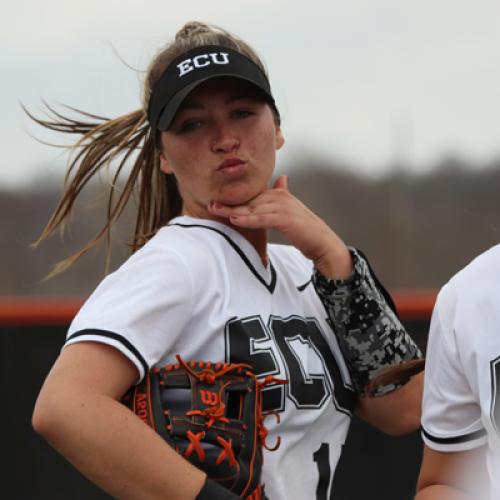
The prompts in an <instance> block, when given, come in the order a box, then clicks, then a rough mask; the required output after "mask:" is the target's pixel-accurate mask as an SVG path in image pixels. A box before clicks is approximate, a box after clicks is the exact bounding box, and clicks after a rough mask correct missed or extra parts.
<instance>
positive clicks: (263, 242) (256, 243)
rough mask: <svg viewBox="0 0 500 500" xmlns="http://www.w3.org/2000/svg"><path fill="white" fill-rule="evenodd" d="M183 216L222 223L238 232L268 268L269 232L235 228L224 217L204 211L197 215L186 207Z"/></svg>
mask: <svg viewBox="0 0 500 500" xmlns="http://www.w3.org/2000/svg"><path fill="white" fill-rule="evenodd" d="M182 215H188V216H190V217H195V218H197V219H208V220H214V221H216V222H220V223H222V224H225V225H226V226H229V227H230V228H232V229H234V230H235V231H238V233H240V234H241V235H242V236H243V237H244V238H246V239H247V240H248V241H249V242H250V243H251V245H252V246H253V247H254V248H255V250H257V253H258V254H259V256H260V259H261V261H262V263H263V264H264V266H267V263H268V257H267V242H268V231H267V229H249V228H245V227H238V226H234V225H233V224H231V223H230V222H229V220H228V219H224V218H222V217H217V216H215V215H213V214H210V213H209V212H208V211H204V212H203V213H201V212H200V213H196V212H195V211H193V210H187V209H186V208H185V207H184V209H183V210H182Z"/></svg>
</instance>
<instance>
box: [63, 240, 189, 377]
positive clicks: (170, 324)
mask: <svg viewBox="0 0 500 500" xmlns="http://www.w3.org/2000/svg"><path fill="white" fill-rule="evenodd" d="M193 291H194V286H193V278H192V276H191V273H190V271H189V269H188V267H187V265H186V264H185V262H184V260H183V259H182V256H180V255H179V254H177V253H176V252H175V251H172V250H169V249H165V248H162V247H160V246H159V245H149V246H148V245H147V246H145V247H143V248H142V249H141V250H139V251H138V252H136V253H135V254H134V255H132V256H131V257H130V258H129V260H128V261H126V262H125V263H124V264H123V265H122V266H121V267H120V268H119V269H118V270H117V271H115V272H114V273H112V274H110V275H108V276H107V277H106V278H105V279H104V280H103V281H102V282H101V283H100V285H99V286H98V287H97V288H96V290H95V291H94V292H93V293H92V294H91V296H90V297H89V298H88V300H87V301H86V302H85V304H84V305H83V306H82V308H81V309H80V311H79V312H78V314H77V315H76V317H75V318H74V320H73V322H72V323H71V325H70V328H69V330H68V334H67V339H66V343H65V345H69V344H74V343H76V342H82V341H94V342H102V343H104V344H107V345H110V346H113V347H115V348H116V349H118V350H119V351H120V352H122V353H123V354H124V355H125V356H126V357H127V358H128V359H130V361H132V363H134V365H135V366H136V368H137V370H138V373H139V380H141V379H142V377H143V376H144V374H145V372H146V371H147V370H148V369H149V368H150V367H152V366H153V365H154V364H155V363H156V362H157V361H158V360H159V359H160V358H161V357H162V355H164V354H165V352H167V351H168V348H169V346H170V345H171V344H172V343H173V342H174V341H175V339H176V337H177V336H179V335H180V334H181V332H182V330H183V328H184V326H185V324H186V322H187V320H188V318H189V317H190V313H189V311H190V310H191V304H192V301H193Z"/></svg>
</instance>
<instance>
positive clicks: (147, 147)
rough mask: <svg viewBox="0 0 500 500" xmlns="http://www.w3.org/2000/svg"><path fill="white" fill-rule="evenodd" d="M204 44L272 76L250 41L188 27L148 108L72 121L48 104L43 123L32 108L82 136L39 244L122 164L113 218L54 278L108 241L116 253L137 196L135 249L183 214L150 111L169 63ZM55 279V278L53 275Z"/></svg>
mask: <svg viewBox="0 0 500 500" xmlns="http://www.w3.org/2000/svg"><path fill="white" fill-rule="evenodd" d="M202 45H220V46H221V47H227V48H231V49H233V50H237V51H238V52H240V53H242V54H244V55H245V56H247V57H249V58H250V59H251V60H253V61H254V62H255V63H256V64H257V65H258V66H259V67H260V68H261V69H262V70H263V71H264V73H266V70H265V68H264V65H263V64H262V62H261V60H260V59H259V57H258V56H257V54H256V53H255V51H254V50H253V49H252V48H251V47H250V46H249V45H248V44H246V43H245V42H244V41H242V40H240V39H239V38H237V37H235V36H234V35H232V34H230V33H228V32H227V31H225V30H223V29H221V28H219V27H216V26H213V25H208V24H204V23H200V22H189V23H187V24H185V25H184V26H183V27H182V28H181V29H180V30H179V31H178V32H177V34H176V35H175V38H174V40H173V41H171V42H170V43H168V44H167V45H166V46H165V47H164V48H163V49H161V50H160V51H159V52H158V53H157V55H156V56H155V57H154V58H153V60H152V61H151V63H150V65H149V67H148V69H147V72H146V76H145V80H144V89H143V99H142V109H138V110H136V111H133V112H131V113H128V114H126V115H123V116H120V117H118V118H114V119H108V118H104V117H102V116H97V115H94V114H91V113H87V112H85V111H81V110H78V109H75V108H68V109H70V110H72V111H73V112H75V113H76V115H77V117H76V118H75V117H70V116H67V115H66V114H62V113H60V112H58V111H56V110H55V109H54V108H52V107H50V106H49V105H46V106H47V110H48V112H49V116H48V118H47V119H40V118H37V117H35V116H33V115H32V114H31V113H29V112H28V111H27V110H25V111H26V113H27V114H28V116H29V117H30V118H31V119H32V120H34V121H35V122H36V123H38V124H39V125H42V126H43V127H46V128H48V129H51V130H54V131H57V132H63V133H67V134H75V135H79V136H81V137H80V138H79V139H78V140H77V141H76V142H75V143H74V144H73V145H71V146H70V147H69V149H70V151H71V153H72V154H71V155H70V160H69V162H68V170H67V173H66V177H65V184H64V191H63V194H62V196H61V199H60V200H59V203H58V205H57V206H56V208H55V210H54V212H53V214H52V215H51V217H50V219H49V222H48V223H47V225H46V227H45V228H44V230H43V231H42V234H41V236H40V237H39V239H38V240H37V241H36V243H35V245H38V244H39V243H41V242H42V241H44V240H46V239H47V238H49V237H50V236H52V235H53V234H54V233H55V232H56V231H58V230H62V229H64V227H65V226H66V224H67V223H68V221H69V219H70V216H71V213H72V210H73V208H74V206H75V201H76V199H77V198H78V196H79V194H80V193H81V191H82V190H83V188H84V187H85V186H86V185H87V183H88V182H89V181H90V180H91V179H92V178H93V177H94V176H96V174H98V173H99V172H100V171H101V170H102V169H103V168H105V167H108V166H109V165H110V163H111V162H116V163H117V168H116V171H115V173H114V175H113V179H112V182H111V184H110V188H109V194H108V201H107V217H106V222H105V224H104V225H103V227H102V228H101V229H100V230H99V232H98V233H97V235H96V236H95V237H94V238H93V239H92V240H90V241H89V242H88V243H86V244H85V246H84V247H83V248H81V249H80V250H79V251H78V252H76V253H75V254H73V255H71V256H70V257H68V258H66V259H65V260H63V261H61V262H59V263H58V264H57V265H56V266H55V268H54V270H53V271H52V272H51V273H50V275H56V274H58V273H60V272H62V271H64V270H65V269H67V268H68V267H69V266H71V265H72V264H73V263H74V262H75V261H77V260H78V259H79V258H80V257H82V256H83V255H84V254H86V253H87V252H88V251H89V250H90V249H91V248H92V247H94V246H95V245H96V244H97V243H98V242H99V241H101V240H102V239H103V238H105V239H106V240H107V245H108V258H109V254H110V251H111V230H112V228H113V226H114V225H115V224H116V222H117V220H118V219H119V218H120V216H121V215H122V214H123V211H124V209H125V207H126V206H127V204H128V202H129V201H130V199H131V197H136V199H137V215H136V222H135V230H134V233H133V239H132V241H131V247H132V251H133V252H134V251H136V250H137V249H138V248H140V247H141V246H142V245H144V244H145V243H146V242H147V241H148V240H149V239H150V238H151V237H152V236H154V234H155V233H156V232H157V231H158V230H159V229H160V228H161V227H162V226H164V225H165V224H167V223H168V221H169V220H171V219H172V218H173V217H176V216H177V215H179V214H180V213H181V211H182V199H181V196H180V194H179V190H178V188H177V181H176V179H175V177H174V176H173V175H165V174H164V173H162V172H161V171H160V159H159V153H160V150H159V147H160V146H159V144H160V143H159V141H157V135H156V134H157V133H158V132H157V131H156V130H152V128H151V126H150V124H149V122H148V118H147V109H148V104H149V99H150V97H151V93H152V89H153V88H154V85H155V83H156V82H157V81H158V80H159V78H160V77H161V76H162V74H163V73H164V71H165V70H166V68H167V67H168V65H169V64H170V63H171V62H172V61H173V60H174V59H176V58H177V57H178V56H180V55H181V54H183V53H184V52H187V51H188V50H191V49H193V48H196V47H199V46H202ZM129 163H131V169H130V172H129V174H128V177H127V178H126V180H125V182H124V185H123V186H120V187H119V186H118V180H119V177H120V174H122V172H123V171H124V168H125V166H126V165H128V164H129ZM50 275H49V276H50Z"/></svg>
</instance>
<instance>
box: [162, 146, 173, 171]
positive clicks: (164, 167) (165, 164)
mask: <svg viewBox="0 0 500 500" xmlns="http://www.w3.org/2000/svg"><path fill="white" fill-rule="evenodd" d="M160 170H161V171H162V172H163V173H164V174H171V173H173V171H172V168H171V167H170V162H169V161H168V160H167V158H166V156H165V155H164V154H163V151H162V152H161V153H160Z"/></svg>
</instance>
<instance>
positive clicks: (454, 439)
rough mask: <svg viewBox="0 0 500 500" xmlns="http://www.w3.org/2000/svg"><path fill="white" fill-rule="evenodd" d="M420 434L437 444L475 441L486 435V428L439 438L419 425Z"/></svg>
mask: <svg viewBox="0 0 500 500" xmlns="http://www.w3.org/2000/svg"><path fill="white" fill-rule="evenodd" d="M421 430H422V434H423V435H424V436H425V437H426V438H427V439H428V440H429V441H432V442H434V443H437V444H458V443H467V442H468V441H475V440H476V439H479V438H482V437H483V436H486V430H485V429H480V430H478V431H474V432H470V433H469V434H462V435H461V436H453V437H448V438H440V437H437V436H433V435H432V434H429V433H428V432H427V431H426V430H425V429H424V428H423V427H421Z"/></svg>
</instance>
